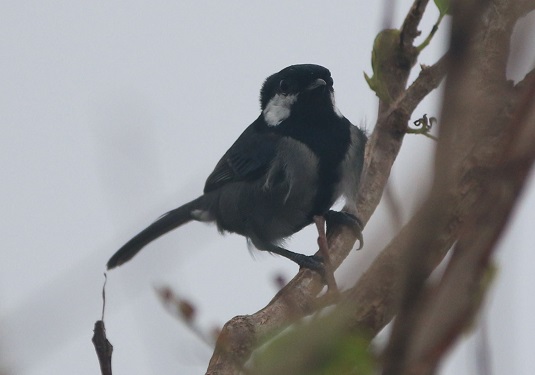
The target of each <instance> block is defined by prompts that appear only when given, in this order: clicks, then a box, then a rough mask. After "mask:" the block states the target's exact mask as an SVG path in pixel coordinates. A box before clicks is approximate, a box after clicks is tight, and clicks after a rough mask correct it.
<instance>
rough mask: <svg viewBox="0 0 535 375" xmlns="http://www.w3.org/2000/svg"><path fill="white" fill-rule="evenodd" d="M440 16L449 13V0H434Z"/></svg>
mask: <svg viewBox="0 0 535 375" xmlns="http://www.w3.org/2000/svg"><path fill="white" fill-rule="evenodd" d="M434 1H435V5H436V6H437V8H438V11H439V12H440V15H441V16H444V15H446V14H450V13H449V12H450V0H434Z"/></svg>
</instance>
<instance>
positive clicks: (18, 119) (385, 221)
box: [0, 0, 535, 375]
mask: <svg viewBox="0 0 535 375" xmlns="http://www.w3.org/2000/svg"><path fill="white" fill-rule="evenodd" d="M387 3H389V4H390V3H392V4H394V3H395V7H393V8H394V15H393V22H394V26H396V27H399V25H400V23H401V20H402V17H403V14H404V13H405V12H406V11H407V10H408V8H409V4H410V2H409V1H399V2H387ZM333 4H334V3H333V2H327V1H319V0H313V1H312V0H307V1H281V0H272V1H269V2H258V1H238V0H234V1H224V2H217V3H215V2H214V3H213V4H210V3H204V2H199V1H180V2H170V1H160V0H156V1H150V2H149V1H92V2H85V1H37V0H33V1H32V0H28V1H25V0H22V1H17V2H3V3H2V7H1V11H0V34H1V35H2V38H1V39H2V40H1V51H2V59H0V78H1V82H2V84H1V88H0V125H1V127H2V128H1V134H2V136H1V137H0V167H1V170H2V175H3V178H2V183H1V184H0V206H1V207H2V215H1V216H0V220H1V222H0V224H1V225H0V228H2V229H1V231H2V236H1V237H2V261H1V263H0V267H1V268H0V301H1V303H0V333H1V334H0V361H1V362H2V363H4V364H7V365H8V366H9V368H11V369H12V373H14V374H15V373H16V374H22V375H43V374H45V375H48V374H73V373H76V374H79V375H85V374H88V375H89V374H92V375H93V374H96V373H98V371H99V370H98V362H97V359H96V356H95V353H94V350H93V347H92V344H91V341H90V338H91V335H92V328H93V323H94V321H95V320H97V319H99V318H100V311H101V296H100V292H101V286H102V282H103V276H102V273H103V272H104V264H105V262H106V261H107V259H108V258H109V257H110V256H111V255H112V253H113V252H114V251H115V250H116V249H117V248H118V247H119V246H120V245H122V244H123V243H124V242H125V241H126V240H128V239H129V238H130V237H131V236H132V235H134V234H135V233H137V231H139V230H140V229H142V228H143V227H144V226H145V225H147V224H148V223H150V222H151V221H152V220H153V219H154V218H156V217H158V216H159V215H160V214H162V213H164V212H166V211H167V210H169V209H172V208H174V207H176V206H178V205H179V204H182V203H185V202H186V201H188V200H190V199H192V198H195V197H196V196H197V195H199V194H200V192H201V190H202V187H203V186H204V180H205V178H206V177H207V176H208V174H209V173H210V172H211V170H212V168H213V166H214V165H215V163H216V162H217V160H218V159H219V158H220V156H221V155H222V154H223V152H224V151H225V150H226V149H227V148H228V147H229V146H230V145H231V144H232V142H233V141H234V139H235V138H236V137H237V136H238V135H239V134H240V133H241V131H242V130H243V129H244V128H245V127H246V126H247V125H249V124H250V123H251V122H252V121H253V120H254V119H255V118H256V117H257V116H258V113H259V105H258V94H259V89H260V85H261V84H262V82H263V80H264V79H265V77H267V76H268V75H270V74H272V73H274V72H276V71H278V70H280V69H282V68H284V67H285V66H287V65H290V64H295V63H317V64H321V65H324V66H326V67H328V68H329V69H330V70H331V72H332V74H333V77H334V82H335V90H336V95H337V96H336V98H337V105H338V107H339V108H340V110H341V111H342V112H343V113H344V115H345V116H346V117H348V118H349V119H350V120H351V121H352V122H353V123H355V124H366V126H367V128H368V130H371V127H372V126H373V123H374V120H375V113H376V99H375V97H374V95H373V94H372V93H371V92H370V90H369V89H368V88H367V86H366V84H365V82H364V79H363V76H362V72H363V71H366V72H368V73H371V67H370V53H371V47H372V43H373V39H374V36H375V35H376V33H377V32H378V30H379V29H380V27H381V23H382V17H383V16H382V12H383V2H363V1H339V2H336V3H335V5H333ZM388 8H389V9H392V6H391V5H389V6H388ZM429 8H430V11H429V12H428V14H427V16H426V18H425V22H424V24H423V27H424V29H423V30H424V34H425V33H426V32H428V31H429V30H430V28H431V25H432V24H433V22H434V21H435V19H436V15H437V14H436V11H435V10H434V9H433V5H432V4H430V5H429ZM531 24H533V17H532V18H531ZM446 28H447V27H446V26H444V27H442V28H441V30H440V31H439V33H438V34H437V40H436V41H435V42H434V43H432V45H431V46H430V47H429V48H428V49H427V50H426V51H424V53H423V54H422V56H421V58H420V61H419V62H420V63H423V64H431V63H433V62H434V61H436V59H437V58H438V57H439V56H440V54H441V52H442V51H443V50H444V46H443V43H442V42H441V39H440V38H443V37H444V35H445V34H446V33H445V29H446ZM516 60H518V61H520V62H519V63H518V64H515V65H519V66H518V67H517V69H519V70H520V71H522V69H524V70H525V69H526V67H527V66H528V65H529V63H530V62H532V61H533V51H527V52H525V56H523V57H522V58H521V57H518V59H516ZM516 60H515V61H516ZM513 78H515V77H513ZM516 78H518V77H516ZM436 103H437V98H436V95H435V97H434V98H431V99H429V100H426V101H425V102H424V103H423V104H422V105H421V106H420V108H419V109H418V110H417V111H416V112H415V117H419V116H421V115H423V114H424V113H427V114H429V115H438V113H439V109H438V108H437V104H436ZM432 151H433V143H432V141H430V140H429V139H427V138H425V137H417V136H408V137H406V142H405V144H404V147H403V150H402V152H401V154H400V156H399V159H398V162H397V163H396V166H395V168H394V171H393V173H392V182H393V184H394V191H395V194H396V195H397V196H398V197H399V198H400V199H402V206H403V208H404V210H405V211H404V212H405V216H404V219H407V218H408V217H409V216H410V214H411V212H413V211H414V209H415V207H416V206H417V204H418V202H419V200H420V199H421V197H422V194H423V192H422V191H425V187H426V186H427V184H428V183H429V168H430V165H431V163H432ZM534 192H535V189H534V188H533V186H532V185H531V186H530V188H529V191H528V192H527V193H526V196H525V198H524V201H523V206H522V208H521V209H520V210H519V211H518V213H517V218H516V220H514V222H513V223H512V225H511V227H510V230H509V235H508V236H507V238H506V239H504V241H503V243H502V249H501V251H500V253H499V257H498V258H499V260H500V275H499V279H498V281H497V282H496V286H495V288H494V290H493V292H492V293H491V295H490V298H489V300H488V303H487V308H486V310H485V316H486V318H487V319H486V320H487V324H488V325H489V326H490V328H489V335H490V338H491V353H492V361H493V365H494V369H495V370H496V374H500V373H508V374H509V373H514V374H526V375H527V374H532V373H533V372H535V357H533V355H532V353H531V348H532V344H531V342H532V338H533V336H535V319H534V318H533V315H532V311H533V310H534V309H535V306H534V305H535V302H533V299H532V298H531V296H532V294H533V285H534V277H533V272H532V265H533V264H534V263H535V262H534V255H533V251H532V248H533V245H532V244H533V241H534V239H535V233H534V232H533V212H534V211H535V193H534ZM392 235H393V227H392V225H391V221H390V220H389V217H388V214H387V210H386V209H385V208H384V207H383V206H381V207H380V208H379V209H378V211H377V213H376V214H375V216H374V217H373V219H372V221H371V222H370V223H369V225H368V227H367V228H366V231H365V238H366V247H365V248H364V249H363V250H362V251H360V252H358V253H356V252H355V253H354V254H352V255H351V258H352V259H350V260H349V261H348V264H347V265H344V267H343V269H342V270H340V272H339V273H338V274H339V276H340V279H341V280H342V281H341V283H342V284H343V285H344V283H345V285H348V284H349V283H350V281H351V280H352V279H354V278H355V275H354V270H353V269H352V265H353V264H355V263H358V264H359V265H360V268H362V267H364V266H365V265H366V264H368V263H369V262H370V257H371V255H372V254H373V252H374V251H376V250H378V249H380V248H381V247H382V246H383V245H384V244H385V243H386V242H388V240H389V239H390V238H391V236H392ZM315 241H316V239H315V235H314V231H313V230H308V231H307V230H305V233H301V234H298V235H296V236H295V238H294V239H293V240H292V241H291V242H290V244H289V247H290V248H291V249H293V250H295V251H299V252H309V253H310V252H312V248H313V247H314V246H315ZM307 249H308V250H307ZM193 250H194V251H195V252H192V251H193ZM295 271H296V266H295V265H294V264H292V263H291V262H289V261H287V260H285V259H282V258H279V257H273V256H269V255H266V254H261V253H255V254H254V258H253V257H251V256H250V255H249V252H248V251H247V247H246V244H245V240H244V239H243V238H241V237H239V236H235V235H228V236H224V237H222V236H220V235H219V234H218V233H217V230H216V229H215V227H210V226H206V225H203V224H199V223H193V224H190V225H188V226H187V227H184V228H181V229H179V230H177V231H175V232H173V233H171V234H169V235H167V236H165V237H164V238H162V239H161V240H158V241H157V242H155V243H153V244H151V245H150V247H148V248H147V249H145V250H144V251H143V252H142V253H140V255H139V256H137V257H136V258H135V259H134V260H133V261H132V262H131V263H128V264H127V265H125V266H124V267H122V268H120V269H118V270H115V271H113V272H111V273H110V274H109V277H108V287H107V311H106V324H107V330H108V336H109V339H110V340H111V341H112V343H113V345H114V347H115V351H114V357H113V361H114V371H115V372H116V373H117V374H177V373H179V374H199V373H202V372H203V371H204V370H205V368H206V365H207V362H208V359H209V357H210V354H211V350H210V349H209V348H208V347H206V346H205V344H203V343H202V342H201V341H200V340H198V339H197V338H196V337H195V336H194V335H193V334H192V333H191V332H189V331H188V330H187V329H186V328H184V326H183V325H182V324H181V323H179V322H177V321H175V320H174V318H172V317H171V316H170V315H169V314H168V313H167V312H166V311H165V310H164V309H163V308H162V307H161V305H160V303H159V302H158V300H157V298H156V297H155V294H154V291H153V287H154V286H159V285H169V286H171V287H172V288H174V289H175V290H176V291H177V292H179V293H181V294H183V295H184V296H186V297H188V298H190V299H192V300H193V301H194V303H195V304H196V306H197V308H198V309H199V314H200V317H199V318H200V324H201V325H202V326H203V327H204V328H205V329H206V330H209V329H211V328H212V327H213V326H218V325H222V324H223V323H224V322H225V321H227V320H228V319H230V318H231V317H233V316H235V315H238V314H247V313H253V312H255V311H256V310H258V309H260V308H261V307H262V306H264V305H265V304H266V303H267V302H268V301H269V300H270V298H271V297H272V296H273V294H274V293H275V292H276V288H275V286H274V283H273V281H272V280H273V277H274V275H276V274H279V273H281V274H283V275H285V276H286V277H287V278H290V277H291V276H292V275H293V274H294V273H295ZM344 280H346V281H345V282H344ZM478 332H479V331H476V334H475V335H473V336H472V337H471V338H469V339H468V340H466V342H465V343H464V344H463V345H462V346H461V347H459V348H458V349H457V350H456V351H455V352H454V353H453V355H452V356H451V358H450V359H449V360H448V362H447V364H446V365H445V366H444V368H443V370H442V372H441V373H442V374H443V375H450V374H472V373H474V368H475V367H474V366H475V362H474V356H475V352H476V348H477V340H478V337H479V336H478ZM525 343H529V344H528V345H529V347H528V348H527V349H529V350H526V348H524V344H525Z"/></svg>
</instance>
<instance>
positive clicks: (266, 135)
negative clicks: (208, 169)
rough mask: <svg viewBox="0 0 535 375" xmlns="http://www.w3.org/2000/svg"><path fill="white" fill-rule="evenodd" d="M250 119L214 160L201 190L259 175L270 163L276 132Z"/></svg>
mask: <svg viewBox="0 0 535 375" xmlns="http://www.w3.org/2000/svg"><path fill="white" fill-rule="evenodd" d="M258 121H259V120H257V121H255V122H254V123H252V124H251V125H250V126H249V127H248V128H247V129H245V131H244V132H243V133H242V134H241V135H240V137H239V138H238V139H237V140H236V142H234V144H233V145H232V146H231V147H230V149H229V150H228V151H227V152H226V153H225V155H223V157H222V158H221V160H219V162H218V163H217V165H216V167H215V169H214V171H213V172H212V173H211V174H210V176H208V179H207V180H206V184H205V186H204V192H205V193H208V192H210V191H212V190H215V189H217V188H219V187H221V186H223V185H225V184H227V183H229V182H236V181H251V180H254V179H256V178H259V177H260V176H261V175H262V174H264V173H265V172H266V170H267V169H268V168H269V166H270V165H271V162H272V161H273V158H274V157H275V150H276V145H277V142H278V140H279V139H280V135H278V134H276V133H274V132H271V131H270V130H269V129H267V128H265V127H263V126H260V124H259V123H258Z"/></svg>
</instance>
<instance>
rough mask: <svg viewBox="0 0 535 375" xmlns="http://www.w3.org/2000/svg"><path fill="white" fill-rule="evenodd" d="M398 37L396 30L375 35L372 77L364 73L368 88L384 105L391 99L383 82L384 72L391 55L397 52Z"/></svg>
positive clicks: (398, 33)
mask: <svg viewBox="0 0 535 375" xmlns="http://www.w3.org/2000/svg"><path fill="white" fill-rule="evenodd" d="M399 35H400V31H399V30H397V29H387V30H383V31H381V32H380V33H379V34H377V36H376V37H375V40H374V42H373V51H372V70H373V75H372V76H371V77H369V76H368V75H367V74H366V73H364V79H366V82H367V83H368V86H370V88H371V89H372V90H373V91H374V92H375V94H376V95H377V96H378V97H379V98H380V99H381V100H383V101H384V102H386V103H390V102H391V101H392V98H391V97H390V93H389V92H388V86H387V84H386V82H385V80H384V71H385V69H387V68H388V63H389V61H391V60H392V56H393V54H395V53H396V52H397V51H398V47H399Z"/></svg>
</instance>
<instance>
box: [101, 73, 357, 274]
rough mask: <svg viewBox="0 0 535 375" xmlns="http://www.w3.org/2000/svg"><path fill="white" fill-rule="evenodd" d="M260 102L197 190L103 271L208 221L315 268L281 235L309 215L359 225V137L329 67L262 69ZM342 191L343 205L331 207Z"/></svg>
mask: <svg viewBox="0 0 535 375" xmlns="http://www.w3.org/2000/svg"><path fill="white" fill-rule="evenodd" d="M260 109H261V112H260V115H259V116H258V118H257V119H256V120H255V121H254V122H253V123H252V124H250V125H249V126H248V127H247V128H246V129H245V130H244V131H243V133H242V134H241V135H240V136H239V137H238V138H237V140H236V141H235V142H234V144H232V146H231V147H230V148H229V149H228V150H227V152H225V154H224V155H223V157H222V158H221V159H220V160H219V162H218V163H217V164H216V166H215V168H214V170H213V171H212V173H211V174H210V175H209V176H208V178H207V180H206V183H205V186H204V190H203V194H202V195H200V196H199V197H198V198H196V199H194V200H192V201H190V202H188V203H186V204H184V205H182V206H180V207H178V208H175V209H173V210H171V211H169V212H167V213H166V214H164V215H162V216H161V217H160V218H158V219H157V220H156V221H154V222H153V223H152V224H150V225H149V226H148V227H147V228H145V229H144V230H142V231H141V232H140V233H139V234H137V235H136V236H134V237H133V238H132V239H131V240H129V241H128V242H127V243H126V244H124V245H123V246H122V247H121V248H120V249H119V250H117V252H116V253H115V254H114V255H113V256H112V257H111V258H110V259H109V261H108V263H107V269H108V270H110V269H113V268H115V267H117V266H120V265H122V264H124V263H126V262H127V261H129V260H130V259H132V258H133V257H134V256H135V255H136V254H137V253H138V252H139V251H140V250H141V249H142V248H144V247H145V246H146V245H148V244H149V243H150V242H152V241H154V240H155V239H157V238H158V237H160V236H162V235H164V234H166V233H168V232H170V231H172V230H174V229H176V228H178V227H180V226H182V225H184V224H186V223H188V222H190V221H199V222H212V223H213V222H215V223H216V224H217V228H218V230H219V231H220V232H222V233H225V232H230V233H237V234H240V235H242V236H244V237H246V239H247V241H248V243H249V244H250V245H252V246H253V247H254V248H256V249H258V250H264V251H268V252H271V253H274V254H278V255H281V256H283V257H286V258H288V259H290V260H292V261H294V262H295V263H297V264H298V265H299V266H300V267H305V268H309V269H312V270H316V271H321V270H322V269H323V259H322V257H318V256H314V255H304V254H301V253H296V252H293V251H290V250H288V249H286V248H284V247H283V246H284V243H285V242H284V241H285V239H287V238H289V237H291V236H292V235H293V234H295V233H296V232H298V231H300V230H301V229H302V228H304V227H306V226H308V225H309V224H311V223H312V222H313V221H314V218H315V217H333V216H334V217H338V218H342V221H343V222H345V223H348V222H349V223H352V224H351V225H353V226H356V227H359V225H360V221H359V220H358V218H357V212H356V197H357V191H358V186H359V182H360V176H361V173H362V169H363V164H364V150H365V146H366V142H367V136H366V134H365V132H364V131H363V130H362V129H361V128H359V127H357V126H355V125H353V124H352V123H351V122H350V121H349V120H348V119H347V118H345V117H344V116H343V115H342V113H341V112H340V111H339V110H338V108H337V106H336V104H335V98H334V89H333V79H332V77H331V73H330V71H329V70H328V69H327V68H325V67H323V66H320V65H314V64H299V65H291V66H288V67H286V68H284V69H282V70H281V71H279V72H277V73H275V74H272V75H270V76H269V77H268V78H266V79H265V81H264V83H263V85H262V87H261V90H260ZM342 196H343V197H345V199H346V205H345V207H350V208H351V209H350V210H346V211H341V212H337V211H333V210H331V207H332V206H333V204H334V203H335V202H336V201H337V200H338V199H339V198H340V197H342ZM361 244H362V241H361Z"/></svg>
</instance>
